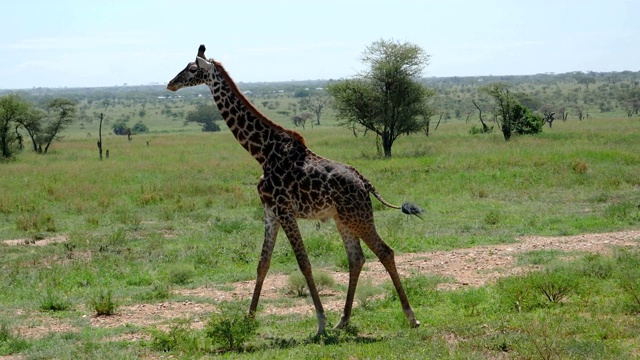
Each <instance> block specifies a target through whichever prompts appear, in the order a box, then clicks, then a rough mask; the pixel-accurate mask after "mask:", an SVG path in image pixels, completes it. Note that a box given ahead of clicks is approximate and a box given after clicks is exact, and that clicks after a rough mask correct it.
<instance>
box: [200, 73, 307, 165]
mask: <svg viewBox="0 0 640 360" xmlns="http://www.w3.org/2000/svg"><path fill="white" fill-rule="evenodd" d="M213 64H214V66H212V67H211V81H210V82H207V85H208V86H209V90H210V91H211V95H212V96H213V100H214V102H215V103H216V105H217V107H218V109H219V110H220V114H221V115H222V118H223V119H224V120H225V122H226V123H227V126H228V127H229V129H230V130H231V133H233V135H234V136H235V138H236V140H238V142H239V143H240V145H242V147H243V148H245V150H247V151H248V152H249V154H251V156H253V158H254V159H256V160H257V161H258V162H259V163H260V165H264V163H265V162H266V160H267V158H268V157H269V154H270V150H271V149H272V148H273V144H274V142H278V141H285V140H286V139H289V141H290V140H291V139H292V140H294V141H298V142H300V143H302V144H303V145H304V143H305V142H304V138H303V137H302V135H300V134H299V133H297V132H295V131H292V130H288V129H285V128H283V127H282V126H280V125H278V124H276V123H274V122H273V121H271V120H269V119H268V118H267V117H266V116H265V115H264V114H263V113H262V112H260V111H259V110H258V109H256V107H255V106H254V105H253V104H252V103H251V102H250V101H249V99H247V98H246V96H245V95H244V94H243V93H242V92H241V91H240V89H239V88H238V86H237V85H236V83H235V82H234V81H233V80H232V79H231V77H230V76H229V74H228V73H227V71H226V70H225V68H224V67H223V66H222V64H220V63H219V62H217V61H214V62H213Z"/></svg>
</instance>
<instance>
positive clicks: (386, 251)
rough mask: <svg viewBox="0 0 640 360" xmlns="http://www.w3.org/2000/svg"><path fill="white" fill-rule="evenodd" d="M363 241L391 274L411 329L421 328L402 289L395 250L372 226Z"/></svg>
mask: <svg viewBox="0 0 640 360" xmlns="http://www.w3.org/2000/svg"><path fill="white" fill-rule="evenodd" d="M362 240H363V241H364V242H365V244H367V246H368V247H369V249H371V251H373V253H374V254H376V256H377V257H378V259H379V260H380V262H381V263H382V265H383V266H384V268H385V269H386V270H387V273H389V276H390V277H391V281H392V282H393V286H394V287H395V289H396V292H397V293H398V297H399V298H400V304H401V305H402V311H403V312H404V315H405V316H406V318H407V321H409V325H411V327H418V326H420V322H419V321H418V320H416V317H415V314H414V313H413V309H412V308H411V305H410V304H409V299H408V298H407V295H406V293H405V292H404V288H403V287H402V283H401V282H400V275H399V274H398V269H397V267H396V262H395V256H394V253H393V249H391V247H389V245H387V244H386V243H385V242H384V241H383V240H382V239H381V238H380V236H379V235H378V233H377V232H376V230H375V228H374V227H373V226H372V227H371V229H370V230H369V232H368V234H367V235H366V236H363V237H362Z"/></svg>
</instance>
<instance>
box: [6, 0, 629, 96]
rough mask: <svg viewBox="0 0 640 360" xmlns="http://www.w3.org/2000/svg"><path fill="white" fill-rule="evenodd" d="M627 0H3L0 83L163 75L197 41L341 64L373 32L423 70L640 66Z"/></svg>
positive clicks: (181, 62)
mask: <svg viewBox="0 0 640 360" xmlns="http://www.w3.org/2000/svg"><path fill="white" fill-rule="evenodd" d="M639 14H640V0H607V1H603V0H575V1H574V0H554V1H549V0H432V1H431V0H423V1H419V0H413V1H411V0H391V1H380V0H338V1H334V0H322V1H313V0H311V1H302V0H293V1H288V0H264V1H258V0H231V1H229V0H226V1H219V0H190V1H185V0H179V1H163V0H111V1H105V0H100V1H93V0H41V1H36V0H18V1H5V0H2V4H1V6H0V89H29V88H33V87H54V88H55V87H101V86H123V85H125V84H128V85H146V84H151V83H160V84H165V83H167V82H168V81H169V80H171V78H173V76H174V75H175V74H177V73H178V72H179V71H181V70H182V69H183V68H184V67H185V66H186V64H187V63H188V62H189V61H193V60H194V59H195V56H196V53H197V49H198V46H199V45H200V44H205V45H206V47H207V52H206V55H207V57H209V58H214V59H216V60H218V61H221V62H222V63H224V64H225V67H226V69H227V71H228V72H229V74H230V75H231V76H232V77H233V78H234V80H235V81H236V82H272V81H289V80H316V79H325V80H328V79H342V78H350V77H352V76H354V75H356V74H357V73H358V72H361V71H363V70H365V64H363V63H362V60H361V56H362V53H363V51H364V50H365V49H366V47H367V46H369V45H371V44H372V43H373V42H374V41H377V40H380V39H385V40H394V41H399V42H409V43H412V44H415V45H418V46H420V47H421V48H422V49H423V50H424V51H425V52H426V53H427V54H429V55H430V56H431V57H430V62H429V65H428V66H427V67H425V71H424V73H423V76H427V77H431V76H435V77H444V76H486V75H528V74H540V73H550V72H551V73H565V72H571V71H584V72H588V71H597V72H603V71H625V70H631V71H639V70H640V21H639V20H638V15H639Z"/></svg>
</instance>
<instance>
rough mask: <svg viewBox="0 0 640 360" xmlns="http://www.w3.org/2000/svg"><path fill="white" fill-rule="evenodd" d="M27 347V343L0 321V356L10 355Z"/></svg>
mask: <svg viewBox="0 0 640 360" xmlns="http://www.w3.org/2000/svg"><path fill="white" fill-rule="evenodd" d="M27 348H29V343H28V342H27V341H26V340H25V339H23V338H22V337H20V336H19V335H17V334H15V333H14V332H13V330H12V329H11V328H10V327H9V325H7V324H6V323H5V322H0V356H6V355H12V354H17V353H19V352H22V351H24V350H26V349H27Z"/></svg>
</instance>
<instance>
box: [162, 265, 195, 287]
mask: <svg viewBox="0 0 640 360" xmlns="http://www.w3.org/2000/svg"><path fill="white" fill-rule="evenodd" d="M195 273H196V271H195V269H194V268H193V266H191V265H188V264H178V265H174V266H172V267H170V268H169V271H168V272H167V278H168V280H169V283H171V284H176V285H184V284H187V283H189V282H190V281H191V279H192V278H193V277H194V276H195Z"/></svg>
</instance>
